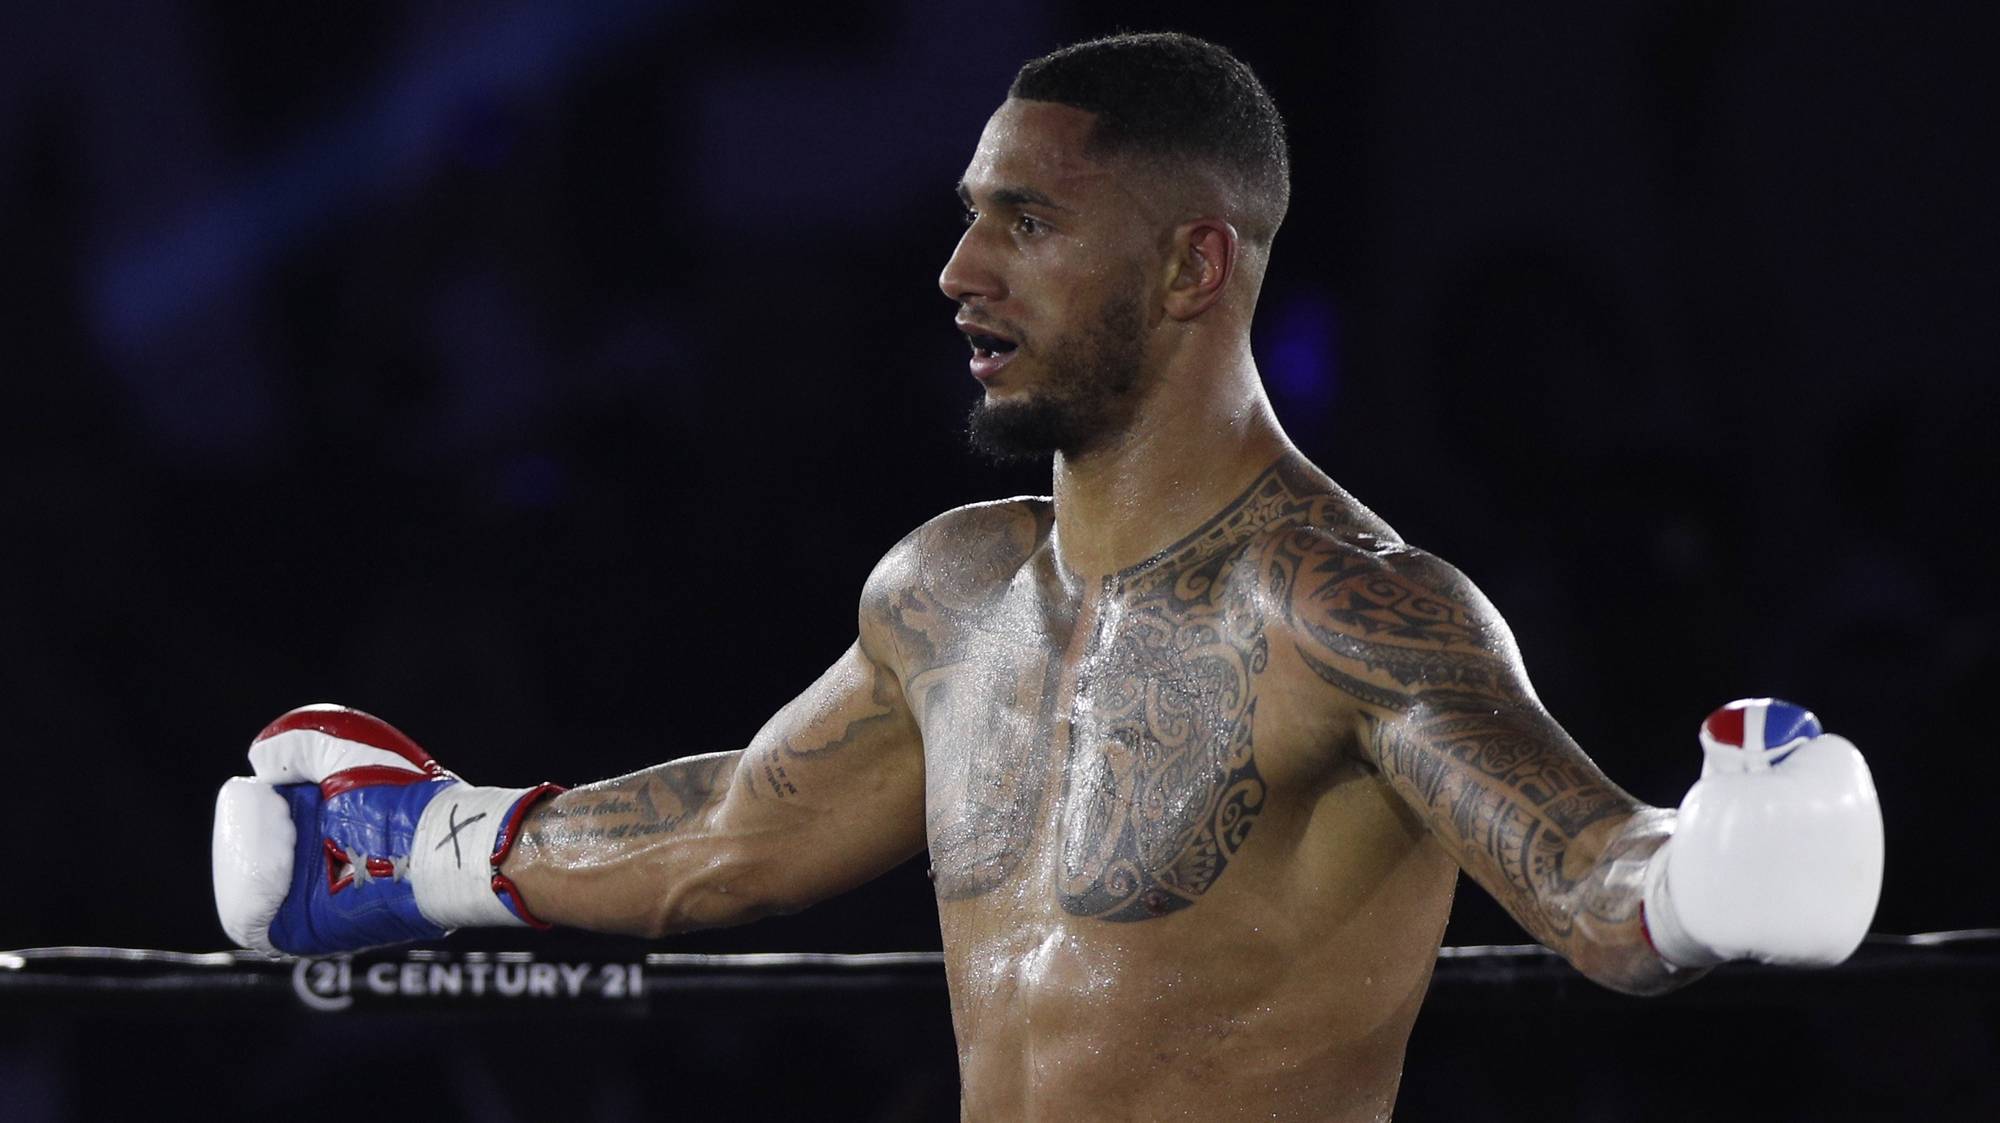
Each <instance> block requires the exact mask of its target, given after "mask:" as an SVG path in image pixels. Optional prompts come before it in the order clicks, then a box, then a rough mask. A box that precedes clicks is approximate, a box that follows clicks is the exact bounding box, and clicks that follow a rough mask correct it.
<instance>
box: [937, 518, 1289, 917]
mask: <svg viewBox="0 0 2000 1123" xmlns="http://www.w3.org/2000/svg"><path fill="white" fill-rule="evenodd" d="M1264 631H1265V629H1264V614H1263V611H1262V609H1261V606H1260V605H1259V603H1258V598H1257V596H1256V591H1255V581H1254V579H1252V575H1249V574H1246V573H1244V572H1242V569H1241V566H1240V554H1232V553H1223V554H1219V555H1216V556H1213V557H1209V558H1206V559H1194V560H1190V561H1188V562H1184V563H1180V564H1172V563H1164V564H1160V565H1156V566H1154V567H1152V568H1150V569H1144V570H1140V571H1137V572H1134V573H1128V574H1126V575H1122V576H1120V577H1118V578H1114V579H1110V580H1107V581H1106V582H1105V583H1104V584H1103V585H1102V586H1101V587H1099V588H1097V589H1093V590H1089V591H1087V592H1086V593H1085V594H1084V595H1083V596H1080V597H1076V598H1070V599H1068V600H1065V599H1064V598H1061V597H1056V596H1051V595H1050V589H1049V587H1048V586H1045V585H1039V584H1034V583H1028V582H1017V587H1016V588H1015V589H1014V590H1012V591H1011V592H1010V595H1009V596H1008V597H1006V598H1003V599H1002V600H1001V601H999V602H997V603H994V604H992V605H990V606H989V610H988V611H987V612H985V613H983V614H981V615H979V616H978V617H976V618H968V619H965V620H961V621H958V622H956V626H954V627H952V628H950V629H948V630H944V631H942V632H941V633H940V637H941V638H942V639H943V640H944V642H943V643H941V644H939V645H938V646H937V648H936V650H937V653H938V655H939V658H938V659H937V661H936V664H935V665H934V666H931V667H929V668H926V669H925V670H923V671H922V672H920V673H918V674H916V675H914V676H913V677H912V679H911V681H910V683H909V690H910V697H911V702H912V706H913V709H914V711H915V713H916V715H917V720H918V723H919V725H920V726H921V728H922V730H923V734H924V743H925V753H926V760H927V788H928V790H927V812H928V827H929V836H930V848H931V861H932V868H933V872H934V876H935V878H936V882H937V890H938V894H939V897H940V898H941V899H944V900H959V899H966V898H971V897H977V896H980V895H982V894H985V893H988V892H990V891H992V890H994V889H996V888H998V887H1000V886H1002V885H1019V884H1021V883H1023V882H1027V883H1032V884H1033V885H1034V886H1036V887H1037V888H1040V889H1043V890H1045V891H1046V892H1047V893H1048V894H1049V895H1050V896H1052V897H1053V898H1054V899H1055V900H1056V901H1058V902H1059V903H1060V905H1061V907H1062V908H1063V909H1064V910H1065V911H1066V912H1068V913H1071V914H1073V915H1078V916H1091V917H1100V918H1103V919H1107V920H1119V921H1126V920H1144V919H1148V918H1150V917H1154V916H1161V915H1165V914H1167V913H1171V912H1174V911H1176V910H1178V909H1181V908H1185V907H1187V906H1189V905H1191V904H1193V903H1195V901H1197V900H1198V899H1199V898H1200V897H1201V895H1202V894H1203V893H1204V892H1205V891H1206V890H1207V889H1208V888H1209V887H1210V886H1211V885H1213V884H1214V883H1215V882H1216V880H1217V879H1218V878H1220V877H1221V876H1223V874H1224V872H1225V871H1226V869H1227V867H1228V865H1229V862H1230V860H1231V858H1232V857H1233V856H1234V855H1235V853H1236V851H1237V849H1238V848H1239V847H1241V846H1242V845H1243V843H1244V841H1245V840H1246V838H1247V837H1248V835H1249V833H1250V831H1251V829H1252V828H1253V827H1254V825H1255V822H1256V819H1257V816H1258V813H1259V811H1260V810H1261V809H1262V807H1263V805H1264V801H1265V794H1266V793H1265V778H1264V776H1263V774H1262V773H1260V771H1259V768H1258V761H1257V719H1258V714H1257V708H1258V698H1259V689H1258V688H1259V673H1260V672H1261V671H1262V670H1263V669H1264V667H1265V663H1266V652H1267V642H1268V641H1267V639H1266V637H1265V635H1264Z"/></svg>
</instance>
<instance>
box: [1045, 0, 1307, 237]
mask: <svg viewBox="0 0 2000 1123" xmlns="http://www.w3.org/2000/svg"><path fill="white" fill-rule="evenodd" d="M1007 96H1008V97H1016V98H1025V99H1027V100H1030V101H1051V102H1056V103H1059V104H1062V105H1069V106H1074V107H1076V108H1078V109H1083V110H1087V111H1089V112H1091V113H1095V114H1097V122H1096V125H1095V127H1094V128H1093V129H1092V132H1091V137H1090V147H1091V149H1092V150H1093V152H1094V153H1095V154H1100V155H1117V156H1122V155H1137V156H1140V157H1178V158H1193V159H1196V160H1201V161H1204V162H1207V163H1208V164H1210V165H1211V166H1213V167H1215V168H1217V169H1219V170H1221V171H1223V172H1224V173H1225V174H1227V175H1229V176H1230V177H1231V178H1232V179H1234V180H1235V186H1236V187H1237V189H1238V190H1239V192H1240V193H1241V201H1242V203H1243V205H1244V215H1243V217H1244V219H1245V223H1244V226H1245V229H1244V230H1243V231H1242V233H1243V236H1244V237H1245V238H1247V239H1249V240H1251V241H1254V242H1257V243H1259V244H1261V245H1269V244H1270V241H1271V238H1272V237H1273V236H1274V235H1276V234H1277V232H1278V224H1279V223H1281V222H1283V221H1284V218H1285V207H1286V205H1287V204H1288V203H1289V202H1290V200H1291V194H1292V161H1291V154H1290V152H1289V150H1288V149H1287V147H1286V144H1285V121H1284V118H1282V117H1280V116H1279V115H1278V107H1277V105H1276V104H1275V103H1274V102H1272V100H1271V95H1270V94H1269V93H1268V92H1267V91H1266V90H1265V89H1264V84H1263V83H1262V82H1259V81H1258V80H1257V76H1256V75H1255V74H1253V73H1251V72H1250V68H1249V67H1248V66H1246V65H1244V63H1243V61H1242V60H1241V59H1239V58H1237V57H1236V56H1235V55H1232V54H1230V53H1229V52H1228V51H1227V50H1226V49H1224V48H1222V47H1219V46H1217V45H1216V44H1214V43H1210V42H1208V41H1207V40H1205V39H1197V38H1195V37H1194V36H1192V35H1183V34H1181V33H1180V32H1176V31H1155V32H1144V33H1132V32H1127V33H1123V34H1119V35H1111V36H1107V37H1105V38H1103V39H1092V40H1090V41H1089V42H1086V43H1078V44H1076V45H1074V46H1070V47H1064V48H1063V49H1061V50H1059V51H1054V52H1051V53H1049V54H1046V55H1043V56H1042V57H1041V58H1038V59H1035V60H1033V61H1032V62H1029V63H1027V64H1026V65H1024V66H1022V67H1021V72H1020V73H1019V74H1017V75H1015V76H1014V84H1013V85H1012V86H1011V87H1009V88H1008V90H1007Z"/></svg>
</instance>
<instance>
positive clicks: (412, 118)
mask: <svg viewBox="0 0 2000 1123" xmlns="http://www.w3.org/2000/svg"><path fill="white" fill-rule="evenodd" d="M676 6H677V5H674V4H662V3H647V2H643V0H596V2H595V3H589V2H582V0H573V2H555V0H549V2H545V3H540V4H531V5H526V6H523V7H519V8H514V9H512V10H509V11H507V12H506V14H505V15H503V16H494V17H490V18H489V17H481V20H482V22H480V23H478V25H477V26H472V27H455V28H452V29H451V32H450V33H449V34H446V35H442V36H439V37H438V38H437V39H435V40H433V41H432V42H430V43H429V44H427V45H426V46H425V47H424V48H423V49H420V50H416V51H413V52H412V53H411V55H410V57H409V59H408V60H407V62H406V63H405V65H404V66H403V68H402V69H401V70H400V71H398V72H397V73H395V74H393V75H391V76H390V77H389V78H388V80H387V81H385V82H383V83H382V85H381V86H380V87H379V88H378V89H377V90H376V91H375V93H374V94H373V95H372V96H367V97H363V98H360V99H359V101H360V102H361V104H360V106H359V108H357V109H355V110H354V111H353V112H351V113H348V114H346V115H345V116H343V117H340V118H337V119H335V120H332V121H329V122H326V123H324V124H322V125H321V126H319V127H317V128H314V129H313V130H311V132H310V134H309V135H307V136H306V137H304V138H303V139H301V140H300V141H298V142H297V143H296V144H294V145H292V146H291V148H290V149H289V150H287V151H285V152H283V153H281V154H280V155H278V156H277V157H275V158H274V159H272V160H270V161H269V162H268V163H267V164H265V165H264V166H263V167H262V168H260V169H258V170H256V171H253V172H251V173H250V174H249V175H248V176H246V177H245V178H244V179H243V180H241V181H240V182H238V183H237V184H235V185H234V186H232V187H229V188H226V189H224V190H222V191H220V192H218V193H217V194H216V195H215V196H213V197H211V198H209V199H206V200H203V201H201V202H200V203H198V204H197V205H195V206H194V207H192V208H191V209H190V212H189V213H187V214H186V215H184V216H183V217H182V218H181V219H180V220H179V221H177V222H173V223H170V224H168V225H167V226H166V228H164V229H161V230H158V231H156V232H154V233H153V234H152V235H150V236H147V237H143V238H140V239H137V240H135V241H134V242H133V243H132V244H128V245H126V246H123V247H121V248H119V249H118V250H116V251H114V252H112V253H111V254H110V255H109V256H108V257H106V258H105V259H103V260H100V261H99V262H97V263H96V266H95V268H94V270H93V273H92V277H91V300H92V306H93V311H94V318H95V320H96V322H97V325H98V327H99V329H100V331H101V332H102V333H103V334H104V335H105V336H106V337H107V338H109V339H113V340H116V341H118V342H119V343H121V344H123V345H126V346H133V345H136V344H139V343H142V342H144V341H145V339H146V338H147V337H149V336H151V335H152V334H154V333H155V332H157V331H159V330H160V329H162V328H164V327H166V326H168V325H170V324H172V323H173V322H174V321H175V320H178V319H179V318H181V317H183V316H185V315H187V314H189V313H191V312H193V311H196V310H198V309H200V308H201V307H203V306H204V305H206V304H209V303H212V302H214V301H216V300H218V299H222V298H225V297H226V295H227V294H228V293H229V292H230V291H231V290H232V289H234V288H235V287H237V286H238V285H240V284H241V283H243V282H244V281H245V280H246V279H248V278H249V277H250V276H251V275H253V274H254V273H255V272H256V271H257V270H258V269H259V268H261V267H262V266H263V265H264V263H265V261H266V260H267V259H268V258H270V257H273V256H275V255H277V254H278V253H280V252H282V251H284V250H286V249H288V248H290V247H291V246H292V245H294V244H295V243H296V242H298V241H299V240H300V239H302V238H304V237H307V236H309V235H311V234H312V233H313V232H314V231H315V230H317V229H318V228H319V227H321V226H323V225H324V224H325V223H326V221H327V219H328V218H329V217H330V216H332V215H334V214H337V213H338V212H340V211H341V210H343V209H345V208H348V207H351V206H353V205H354V204H355V203H356V202H357V201H358V200H360V199H362V198H365V197H367V196H370V195H374V194H379V193H382V192H384V191H386V190H387V189H389V188H391V187H394V186H397V185H399V184H401V183H405V182H408V181H410V180H412V179H416V180H421V179H422V178H424V177H425V176H427V175H429V174H430V173H432V172H433V171H435V170H436V169H437V168H438V167H441V166H443V164H442V161H440V160H439V157H440V156H441V155H442V156H447V157H448V156H453V155H460V156H462V155H463V152H462V151H460V150H462V149H463V148H464V147H465V144H466V137H465V128H466V121H467V113H468V111H470V112H472V113H473V114H474V115H475V116H476V114H477V112H478V110H479V108H480V107H482V106H486V105H491V104H493V102H494V100H495V98H496V97H497V96H499V95H502V94H504V93H507V92H514V91H519V90H531V89H536V88H541V87H545V86H552V85H555V84H557V83H559V82H561V81H562V80H564V79H565V78H566V77H568V75H569V74H570V73H571V72H572V71H574V70H576V69H577V68H578V67H579V66H580V65H581V64H582V63H583V62H584V61H586V60H587V59H589V58H590V57H592V56H594V55H596V54H599V53H602V52H603V51H605V50H607V49H610V48H612V47H616V46H618V45H620V44H621V43H623V42H625V41H626V40H627V38H628V36H629V33H630V32H631V31H632V30H633V29H634V28H635V27H636V26H637V25H638V24H639V23H640V22H641V21H642V20H644V19H646V18H650V17H653V16H657V15H660V14H662V13H663V12H664V11H667V10H669V9H671V8H673V7H676ZM480 139H481V140H482V143H483V142H484V140H485V139H487V138H480ZM475 147H478V146H476V145H475ZM475 154H478V153H475ZM487 154H489V155H490V153H487Z"/></svg>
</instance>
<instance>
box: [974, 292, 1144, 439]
mask: <svg viewBox="0 0 2000 1123" xmlns="http://www.w3.org/2000/svg"><path fill="white" fill-rule="evenodd" d="M1141 332H1142V325H1141V320H1140V315H1139V298H1138V294H1137V293H1135V292H1127V293H1122V294H1119V295H1116V296H1113V297H1112V298H1111V299H1110V300H1108V301H1106V302H1105V305H1104V308H1103V309H1102V310H1101V311H1100V312H1099V314H1098V321H1097V323H1096V324H1095V325H1092V326H1090V327H1086V328H1083V329H1081V330H1079V331H1077V332H1076V333H1074V334H1072V335H1069V336H1065V337H1062V338H1060V339H1057V340H1055V341H1053V343H1052V344H1051V345H1050V346H1049V347H1048V348H1047V350H1046V352H1045V357H1046V360H1047V363H1048V372H1047V374H1046V375H1045V376H1044V377H1043V379H1042V383H1041V385H1039V386H1037V387H1035V388H1033V389H1032V390H1030V391H1028V392H1027V393H1025V394H1023V395H1022V396H1021V397H1019V398H1017V399H1015V400H1013V401H1002V402H993V401H989V400H987V399H985V398H983V397H982V398H981V399H980V400H979V402H978V403H976V404H975V405H974V406H973V407H972V415H971V417H969V418H967V420H966V426H965V437H966V440H967V441H968V442H969V443H970V444H971V445H972V449H973V451H974V452H977V453H979V454H980V455H982V456H985V457H987V458H989V459H991V460H994V461H996V462H998V463H1003V464H1004V463H1010V462H1019V461H1029V460H1041V459H1044V458H1046V457H1048V456H1051V455H1053V454H1055V453H1058V452H1060V453H1062V454H1064V455H1065V456H1076V455H1078V454H1080V453H1083V452H1087V451H1089V450H1090V449H1091V448H1092V447H1093V446H1095V445H1097V444H1099V443H1101V442H1103V441H1104V440H1105V439H1106V438H1108V437H1110V436H1112V435H1114V434H1115V433H1117V432H1118V431H1119V430H1120V429H1122V428H1123V427H1124V423H1125V421H1126V420H1127V418H1128V417H1129V415H1130V413H1131V404H1132V398H1133V391H1134V390H1135V389H1136V388H1137V387H1138V385H1139V375H1140V371H1141V369H1142V364H1143V358H1142V355H1141V351H1142V349H1143V344H1142V340H1141Z"/></svg>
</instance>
